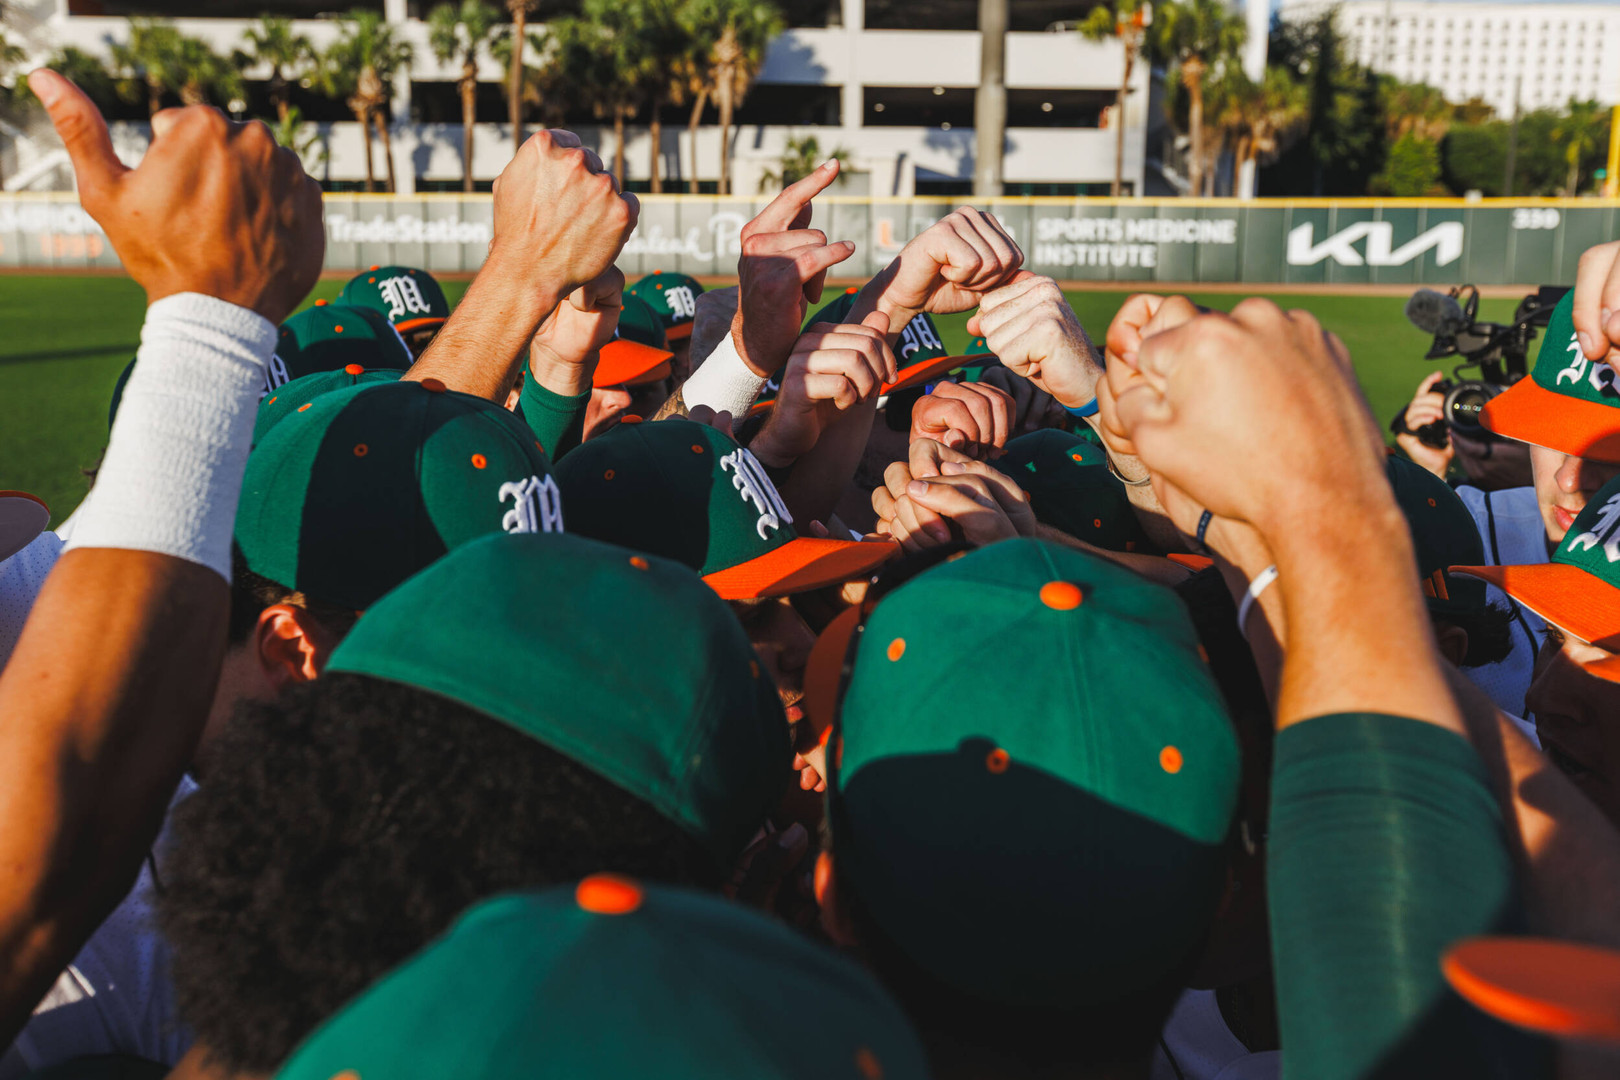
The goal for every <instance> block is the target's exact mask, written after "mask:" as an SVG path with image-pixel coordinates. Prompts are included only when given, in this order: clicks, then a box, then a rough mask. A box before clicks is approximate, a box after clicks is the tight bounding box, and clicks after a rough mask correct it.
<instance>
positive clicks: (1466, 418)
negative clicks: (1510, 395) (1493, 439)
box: [1445, 379, 1502, 434]
mask: <svg viewBox="0 0 1620 1080" xmlns="http://www.w3.org/2000/svg"><path fill="white" fill-rule="evenodd" d="M1501 392H1502V388H1501V387H1500V386H1493V385H1492V384H1490V383H1487V382H1479V381H1477V380H1474V379H1470V380H1468V381H1467V382H1459V383H1458V384H1457V385H1456V386H1454V387H1452V389H1451V392H1450V393H1448V394H1447V395H1446V409H1445V416H1446V419H1447V420H1449V421H1450V422H1451V426H1452V427H1454V428H1456V429H1457V430H1458V431H1461V432H1463V433H1464V434H1473V433H1476V432H1479V431H1480V430H1481V424H1480V422H1479V414H1480V412H1481V410H1483V409H1484V408H1485V403H1486V402H1487V401H1489V400H1491V398H1493V397H1495V396H1496V395H1497V394H1500V393H1501Z"/></svg>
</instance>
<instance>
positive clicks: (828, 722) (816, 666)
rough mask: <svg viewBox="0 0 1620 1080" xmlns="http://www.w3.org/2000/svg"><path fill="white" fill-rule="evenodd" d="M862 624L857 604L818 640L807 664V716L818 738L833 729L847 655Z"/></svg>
mask: <svg viewBox="0 0 1620 1080" xmlns="http://www.w3.org/2000/svg"><path fill="white" fill-rule="evenodd" d="M860 622H861V606H860V605H859V604H856V605H855V606H854V607H852V608H849V609H847V610H845V611H843V612H842V613H840V614H839V615H838V617H837V618H835V619H833V621H832V622H830V623H828V624H827V628H826V629H825V630H823V631H822V632H821V636H820V637H818V638H816V643H815V645H814V646H813V647H812V648H811V649H810V658H809V659H808V660H806V661H805V664H804V715H805V718H806V719H807V720H809V722H810V727H811V730H813V731H814V732H815V733H816V738H817V739H818V740H819V739H820V738H821V733H822V732H824V731H826V730H827V729H828V728H830V727H832V726H833V713H834V712H835V711H836V710H837V706H838V683H839V680H840V679H841V678H842V677H843V674H844V656H845V654H847V653H848V652H849V639H850V638H851V637H853V636H854V634H855V627H857V626H859V625H860Z"/></svg>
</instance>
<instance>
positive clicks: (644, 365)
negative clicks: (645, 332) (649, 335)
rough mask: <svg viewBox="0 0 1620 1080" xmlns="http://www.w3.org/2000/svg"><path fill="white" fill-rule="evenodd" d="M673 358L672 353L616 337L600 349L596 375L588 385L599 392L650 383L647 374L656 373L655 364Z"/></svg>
mask: <svg viewBox="0 0 1620 1080" xmlns="http://www.w3.org/2000/svg"><path fill="white" fill-rule="evenodd" d="M673 359H675V354H674V353H672V352H666V351H665V350H663V349H655V348H653V347H652V346H651V345H643V344H642V343H641V342H639V341H626V340H625V339H624V338H618V339H616V340H614V341H610V342H608V343H607V344H606V345H604V346H602V358H601V359H600V360H598V361H597V363H596V374H595V375H593V376H591V386H593V387H594V388H596V389H597V390H603V389H606V388H607V387H609V386H624V385H626V384H628V383H635V382H650V381H652V380H651V379H649V378H647V375H648V373H649V372H652V371H654V370H656V369H657V367H658V365H660V364H667V363H669V362H670V361H671V360H673Z"/></svg>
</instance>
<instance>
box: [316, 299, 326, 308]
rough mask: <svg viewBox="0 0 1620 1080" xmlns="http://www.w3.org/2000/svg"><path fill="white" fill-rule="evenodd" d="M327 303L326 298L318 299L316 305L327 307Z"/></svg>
mask: <svg viewBox="0 0 1620 1080" xmlns="http://www.w3.org/2000/svg"><path fill="white" fill-rule="evenodd" d="M326 304H327V301H325V300H317V301H315V306H316V307H325V306H326Z"/></svg>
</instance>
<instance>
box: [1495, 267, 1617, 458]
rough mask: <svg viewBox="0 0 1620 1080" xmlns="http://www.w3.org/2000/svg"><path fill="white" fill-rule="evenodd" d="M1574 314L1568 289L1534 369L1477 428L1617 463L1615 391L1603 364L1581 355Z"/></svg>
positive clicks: (1500, 398)
mask: <svg viewBox="0 0 1620 1080" xmlns="http://www.w3.org/2000/svg"><path fill="white" fill-rule="evenodd" d="M1574 310H1575V292H1574V290H1571V291H1570V292H1569V293H1567V294H1566V295H1565V296H1564V298H1563V299H1562V300H1560V301H1559V302H1558V306H1557V307H1555V308H1554V309H1553V313H1552V318H1551V320H1550V321H1549V322H1548V324H1547V335H1546V337H1545V338H1543V339H1542V342H1541V353H1540V354H1539V355H1538V356H1537V357H1536V366H1535V368H1534V369H1533V370H1532V371H1531V372H1530V375H1529V376H1528V377H1527V378H1523V379H1520V380H1519V381H1518V382H1516V383H1514V384H1513V385H1512V386H1510V387H1508V388H1507V389H1506V390H1504V391H1502V392H1501V393H1500V394H1498V395H1496V397H1494V398H1492V399H1491V400H1490V401H1487V402H1486V403H1485V408H1484V409H1483V410H1482V411H1481V412H1480V417H1479V419H1480V423H1482V424H1484V425H1485V427H1487V428H1489V429H1490V430H1491V431H1494V432H1496V433H1497V434H1498V435H1503V436H1506V437H1507V438H1509V439H1517V440H1519V441H1520V442H1527V443H1535V444H1536V445H1537V446H1545V447H1548V448H1549V449H1552V450H1559V451H1562V452H1563V453H1566V454H1573V455H1575V456H1576V457H1583V458H1592V459H1594V460H1597V461H1606V462H1610V463H1620V386H1616V385H1615V382H1614V367H1613V366H1612V365H1611V364H1610V363H1609V361H1607V360H1599V361H1596V362H1594V361H1591V360H1588V359H1587V358H1586V354H1585V353H1583V352H1582V351H1581V344H1580V341H1579V340H1577V338H1576V336H1575V323H1574V317H1573V312H1574Z"/></svg>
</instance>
